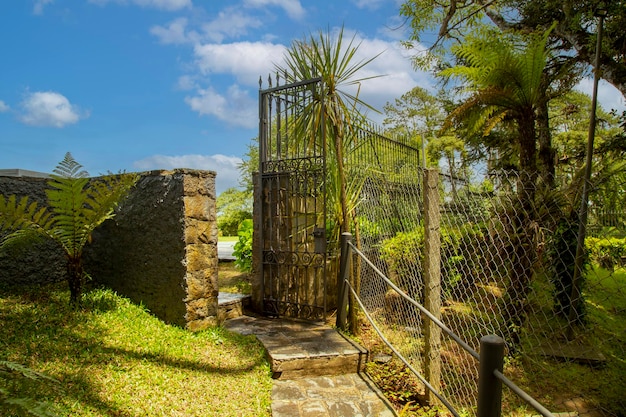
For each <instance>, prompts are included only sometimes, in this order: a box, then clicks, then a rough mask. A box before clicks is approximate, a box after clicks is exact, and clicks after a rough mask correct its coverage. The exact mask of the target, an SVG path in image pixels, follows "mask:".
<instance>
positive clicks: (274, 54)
mask: <svg viewBox="0 0 626 417" xmlns="http://www.w3.org/2000/svg"><path fill="white" fill-rule="evenodd" d="M284 51H285V47H284V46H283V45H279V44H272V43H268V42H235V43H229V44H205V45H196V47H195V48H194V55H195V56H196V65H197V68H198V69H199V71H200V72H201V73H202V74H204V75H207V74H211V73H214V74H232V75H233V76H234V77H236V79H237V80H238V81H239V82H240V83H242V84H245V85H250V86H252V85H258V80H259V76H261V75H263V76H267V74H268V73H270V72H272V71H273V68H274V65H273V63H274V62H278V61H279V60H280V59H281V58H282V56H283V53H284Z"/></svg>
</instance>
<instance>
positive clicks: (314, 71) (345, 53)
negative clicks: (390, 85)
mask: <svg viewBox="0 0 626 417" xmlns="http://www.w3.org/2000/svg"><path fill="white" fill-rule="evenodd" d="M359 46H360V45H359V44H358V43H356V42H355V37H354V36H353V37H352V39H351V40H350V41H349V42H347V44H346V43H344V31H343V28H341V30H340V31H339V33H338V34H337V35H336V36H333V35H331V33H330V32H327V33H324V32H322V31H320V32H319V33H318V34H317V35H313V34H311V35H310V36H308V37H307V38H305V39H304V40H297V41H294V42H293V43H292V45H291V46H290V47H289V49H288V50H287V52H286V54H285V57H284V66H282V67H280V66H277V68H276V70H277V71H278V73H279V74H285V77H286V80H285V81H286V82H299V81H303V80H310V79H313V78H317V77H321V78H322V82H323V88H324V91H322V92H321V94H320V93H315V94H314V95H313V97H314V100H313V101H312V102H311V103H310V104H309V105H307V107H306V109H305V110H304V111H300V112H299V114H298V115H297V117H295V118H293V120H292V125H291V126H289V129H290V130H291V131H292V134H291V135H290V136H291V137H293V138H295V142H296V143H293V144H292V145H290V146H291V147H292V148H293V149H305V148H308V149H318V150H319V149H321V148H323V151H324V153H325V154H326V155H327V156H328V158H327V164H328V173H329V178H328V179H327V193H328V194H327V198H328V204H327V207H329V213H330V215H331V216H334V219H333V221H332V222H333V224H335V225H336V228H337V232H336V233H333V235H332V236H333V237H334V238H336V241H339V236H340V234H341V232H348V231H350V230H351V229H352V221H353V220H354V213H353V208H354V206H355V205H356V201H358V199H359V191H360V185H359V183H358V181H362V179H361V178H353V177H349V176H348V175H347V173H346V169H345V167H344V162H345V159H346V157H347V155H348V153H349V151H350V150H351V149H353V148H354V147H355V143H356V141H357V139H358V137H357V136H358V135H357V132H358V130H359V128H360V127H362V126H364V125H365V116H364V111H367V110H372V111H376V110H375V109H374V108H373V107H372V106H370V105H368V104H367V103H365V102H364V101H363V100H361V99H360V98H359V92H360V86H361V84H362V82H363V81H365V80H368V79H371V78H375V77H365V78H355V76H357V75H358V74H359V73H360V72H361V71H362V70H363V68H364V67H365V66H366V65H367V64H369V63H370V62H371V61H373V60H374V59H375V58H376V57H377V56H374V57H372V58H370V59H366V60H361V61H356V58H357V56H358V55H357V52H358V49H359ZM351 86H355V87H357V88H356V93H355V94H352V93H349V92H348V91H347V90H346V87H351ZM323 125H324V126H323ZM322 132H325V135H326V136H327V137H328V139H324V140H321V139H322ZM355 180H356V181H357V183H355Z"/></svg>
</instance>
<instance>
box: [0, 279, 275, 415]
mask: <svg viewBox="0 0 626 417" xmlns="http://www.w3.org/2000/svg"><path fill="white" fill-rule="evenodd" d="M68 301H69V293H68V292H67V291H65V290H64V289H62V288H58V287H48V288H44V289H40V290H35V291H29V292H26V293H24V292H22V293H17V294H12V293H9V292H0V360H8V361H12V362H16V363H19V364H23V365H25V366H28V367H29V368H31V369H33V370H36V371H40V372H43V373H45V374H46V375H48V376H50V377H52V378H54V379H56V380H58V381H59V383H58V384H55V383H50V382H47V381H22V380H20V381H17V382H16V381H15V380H12V379H11V378H10V376H9V377H7V376H5V375H3V374H0V389H4V390H5V392H6V391H7V390H8V391H9V392H12V394H11V395H12V396H18V397H29V396H30V397H33V396H35V397H36V398H37V400H38V401H47V402H48V403H50V404H52V406H53V410H54V412H55V413H56V415H67V416H165V415H166V416H269V415H270V390H271V378H270V372H269V366H268V363H267V361H266V359H265V353H264V350H263V347H262V346H261V345H260V344H259V343H258V342H257V341H256V339H255V338H254V337H244V336H240V335H236V334H233V333H230V332H228V331H226V330H224V329H222V328H214V329H209V330H206V331H203V332H199V333H191V332H188V331H186V330H184V329H181V328H178V327H174V326H169V325H166V324H164V323H163V322H161V321H159V320H158V319H156V318H155V317H153V316H151V315H150V314H149V313H148V312H147V311H145V309H143V308H141V307H140V306H136V305H134V304H132V303H131V302H130V301H129V300H127V299H125V298H122V297H119V296H117V295H116V294H114V293H113V292H112V291H110V290H94V291H91V292H89V293H88V294H86V296H85V299H84V309H83V310H82V311H73V310H71V309H70V308H69V307H68ZM20 391H23V392H20ZM0 392H1V391H0ZM0 399H1V397H0ZM3 404H4V403H2V402H1V401H0V415H7V414H8V415H11V414H10V411H11V410H9V409H7V410H3V409H2V407H3V406H4V407H6V404H4V405H3Z"/></svg>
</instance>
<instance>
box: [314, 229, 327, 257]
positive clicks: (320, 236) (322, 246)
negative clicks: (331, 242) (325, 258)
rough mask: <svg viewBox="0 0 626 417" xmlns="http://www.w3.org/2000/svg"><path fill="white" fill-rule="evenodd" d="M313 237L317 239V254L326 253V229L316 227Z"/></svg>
mask: <svg viewBox="0 0 626 417" xmlns="http://www.w3.org/2000/svg"><path fill="white" fill-rule="evenodd" d="M312 235H313V237H314V238H315V253H326V229H325V228H323V227H316V228H314V229H313V233H312Z"/></svg>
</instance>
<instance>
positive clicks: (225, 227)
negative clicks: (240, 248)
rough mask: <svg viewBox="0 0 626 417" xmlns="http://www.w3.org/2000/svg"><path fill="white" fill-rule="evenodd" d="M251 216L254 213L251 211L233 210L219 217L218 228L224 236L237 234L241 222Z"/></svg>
mask: <svg viewBox="0 0 626 417" xmlns="http://www.w3.org/2000/svg"><path fill="white" fill-rule="evenodd" d="M251 218H252V213H250V212H249V211H244V210H236V211H232V212H229V213H227V214H223V215H221V216H219V217H218V218H217V228H218V230H219V231H220V233H221V235H222V236H237V231H238V228H239V225H240V224H241V222H243V221H244V220H246V219H251Z"/></svg>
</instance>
